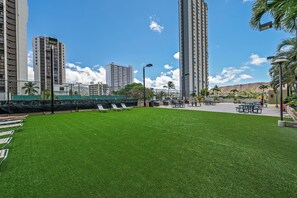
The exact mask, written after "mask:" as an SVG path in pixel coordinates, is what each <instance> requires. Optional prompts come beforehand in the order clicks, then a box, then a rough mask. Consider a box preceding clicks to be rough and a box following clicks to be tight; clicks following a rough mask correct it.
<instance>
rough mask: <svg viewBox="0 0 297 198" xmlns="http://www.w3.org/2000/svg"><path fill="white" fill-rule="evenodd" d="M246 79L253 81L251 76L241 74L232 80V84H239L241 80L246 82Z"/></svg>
mask: <svg viewBox="0 0 297 198" xmlns="http://www.w3.org/2000/svg"><path fill="white" fill-rule="evenodd" d="M247 79H253V77H252V76H251V75H248V74H241V75H239V77H238V78H236V79H234V80H233V82H234V83H239V82H240V81H242V80H247Z"/></svg>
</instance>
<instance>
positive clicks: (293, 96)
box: [284, 94, 297, 104]
mask: <svg viewBox="0 0 297 198" xmlns="http://www.w3.org/2000/svg"><path fill="white" fill-rule="evenodd" d="M293 100H297V94H293V95H291V96H288V97H286V98H285V99H284V104H289V103H290V102H291V101H293Z"/></svg>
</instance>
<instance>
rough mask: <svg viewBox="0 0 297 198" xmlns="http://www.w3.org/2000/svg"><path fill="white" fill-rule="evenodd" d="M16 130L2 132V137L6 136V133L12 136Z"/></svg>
mask: <svg viewBox="0 0 297 198" xmlns="http://www.w3.org/2000/svg"><path fill="white" fill-rule="evenodd" d="M14 132H15V130H11V131H3V132H0V137H1V136H6V135H9V136H11V135H12V134H13V133H14Z"/></svg>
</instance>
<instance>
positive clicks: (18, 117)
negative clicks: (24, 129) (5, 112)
mask: <svg viewBox="0 0 297 198" xmlns="http://www.w3.org/2000/svg"><path fill="white" fill-rule="evenodd" d="M27 117H28V115H23V116H4V117H2V116H1V117H0V120H1V121H8V120H24V119H26V118H27Z"/></svg>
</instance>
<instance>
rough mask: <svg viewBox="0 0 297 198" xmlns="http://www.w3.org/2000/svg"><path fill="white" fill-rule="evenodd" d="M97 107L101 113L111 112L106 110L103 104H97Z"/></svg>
mask: <svg viewBox="0 0 297 198" xmlns="http://www.w3.org/2000/svg"><path fill="white" fill-rule="evenodd" d="M97 107H98V111H99V112H108V111H109V109H104V108H103V106H102V104H97Z"/></svg>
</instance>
